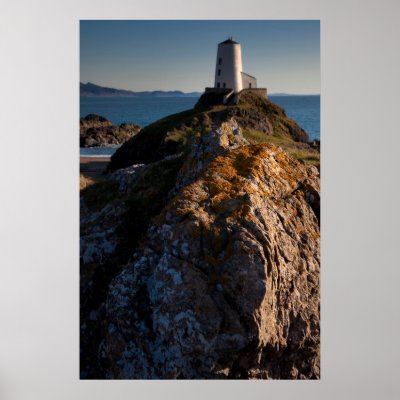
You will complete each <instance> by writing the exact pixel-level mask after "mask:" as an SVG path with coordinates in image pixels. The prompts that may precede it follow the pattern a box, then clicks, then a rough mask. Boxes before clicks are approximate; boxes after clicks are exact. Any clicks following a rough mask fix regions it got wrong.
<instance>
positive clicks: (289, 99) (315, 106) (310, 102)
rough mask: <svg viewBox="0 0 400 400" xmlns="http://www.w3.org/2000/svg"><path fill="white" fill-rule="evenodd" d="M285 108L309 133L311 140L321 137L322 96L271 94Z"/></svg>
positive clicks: (270, 97) (289, 115) (274, 101)
mask: <svg viewBox="0 0 400 400" xmlns="http://www.w3.org/2000/svg"><path fill="white" fill-rule="evenodd" d="M269 99H270V100H271V101H272V102H273V103H276V104H278V105H279V106H281V107H282V108H284V109H285V111H286V115H287V116H288V117H290V118H292V119H294V120H295V121H296V122H297V123H298V124H299V125H300V126H301V127H302V128H303V129H304V130H305V131H306V132H307V133H308V137H309V138H310V140H313V139H318V140H319V139H320V96H319V95H317V96H274V95H272V96H269Z"/></svg>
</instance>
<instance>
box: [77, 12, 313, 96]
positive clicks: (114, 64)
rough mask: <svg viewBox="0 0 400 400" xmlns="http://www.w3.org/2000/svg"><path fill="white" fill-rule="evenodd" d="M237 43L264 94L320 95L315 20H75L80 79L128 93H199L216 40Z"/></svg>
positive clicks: (210, 69)
mask: <svg viewBox="0 0 400 400" xmlns="http://www.w3.org/2000/svg"><path fill="white" fill-rule="evenodd" d="M230 36H232V37H233V40H235V41H237V42H239V43H240V44H241V49H242V63H243V70H244V72H246V73H248V74H250V75H253V76H255V77H256V78H257V85H258V87H266V88H267V89H268V93H290V94H319V93H320V23H319V21H317V20H313V21H307V20H284V21H279V20H239V21H234V20H223V21H218V20H206V21H205V20H195V21H193V20H192V21H188V20H180V21H176V20H170V21H167V20H154V21H153V20H149V21H146V20H130V21H128V20H126V21H125V20H124V21H115V20H113V21H107V20H103V21H95V20H93V21H92V20H90V21H87V20H85V21H80V81H81V82H83V83H86V82H92V83H95V84H97V85H100V86H107V87H112V88H117V89H127V90H133V91H143V90H182V91H184V92H191V91H198V92H203V91H204V88H205V87H210V86H211V87H212V86H213V85H214V73H215V63H216V57H217V45H218V43H220V42H222V41H224V40H226V39H227V38H228V37H230Z"/></svg>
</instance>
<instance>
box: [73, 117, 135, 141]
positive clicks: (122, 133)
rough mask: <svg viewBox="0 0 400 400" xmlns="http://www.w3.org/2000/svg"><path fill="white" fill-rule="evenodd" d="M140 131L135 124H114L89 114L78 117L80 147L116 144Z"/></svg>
mask: <svg viewBox="0 0 400 400" xmlns="http://www.w3.org/2000/svg"><path fill="white" fill-rule="evenodd" d="M139 131H140V127H139V126H138V125H136V124H127V123H124V124H121V125H119V126H116V125H114V124H113V123H112V122H111V121H109V120H108V119H106V118H104V117H101V116H100V115H96V114H89V115H87V116H86V117H84V118H81V119H80V147H106V146H117V145H120V144H122V143H124V142H126V141H127V140H129V139H131V138H132V137H133V136H134V135H136V134H137V133H138V132H139Z"/></svg>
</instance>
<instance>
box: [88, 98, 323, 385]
mask: <svg viewBox="0 0 400 400" xmlns="http://www.w3.org/2000/svg"><path fill="white" fill-rule="evenodd" d="M203 100H204V99H203ZM302 132H304V131H302V130H301V128H299V127H298V126H297V124H296V123H295V122H294V121H292V120H289V119H288V118H287V117H286V115H285V114H284V112H283V110H282V109H280V108H279V107H277V106H275V105H273V104H272V103H270V102H268V101H267V100H265V99H260V100H258V99H257V98H254V97H252V96H251V95H250V96H249V97H247V99H242V103H239V104H237V105H235V106H232V107H224V106H207V107H205V106H204V105H201V104H199V105H198V106H197V107H196V108H195V109H194V110H190V111H187V112H184V113H181V114H176V115H174V116H171V117H168V118H166V119H164V120H160V121H158V122H157V123H155V124H152V125H150V126H149V127H146V128H144V129H143V130H142V131H141V132H140V133H139V134H137V135H136V136H135V137H133V138H132V139H131V140H129V141H128V142H127V143H125V144H124V145H123V146H122V147H121V148H120V149H119V150H118V151H117V152H116V154H115V155H114V156H113V157H112V161H111V163H110V166H109V172H110V173H109V175H108V176H107V177H106V178H104V180H102V181H101V182H99V183H94V184H92V185H89V186H88V187H86V188H85V189H84V190H83V191H82V192H81V193H82V194H81V377H82V378H100V379H101V378H107V379H201V378H210V379H224V378H238V379H318V378H319V376H320V367H319V346H320V336H319V267H320V249H319V239H320V234H319V208H320V200H319V171H318V167H319V154H318V152H317V151H316V150H315V149H313V148H312V146H309V145H308V144H307V143H306V141H307V136H306V134H305V133H304V135H305V136H304V135H303V133H302Z"/></svg>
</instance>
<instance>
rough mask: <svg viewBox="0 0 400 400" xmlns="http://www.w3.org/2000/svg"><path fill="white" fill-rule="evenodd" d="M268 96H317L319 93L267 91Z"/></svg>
mask: <svg viewBox="0 0 400 400" xmlns="http://www.w3.org/2000/svg"><path fill="white" fill-rule="evenodd" d="M268 96H281V97H282V96H319V93H309V94H299V93H269V94H268Z"/></svg>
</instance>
